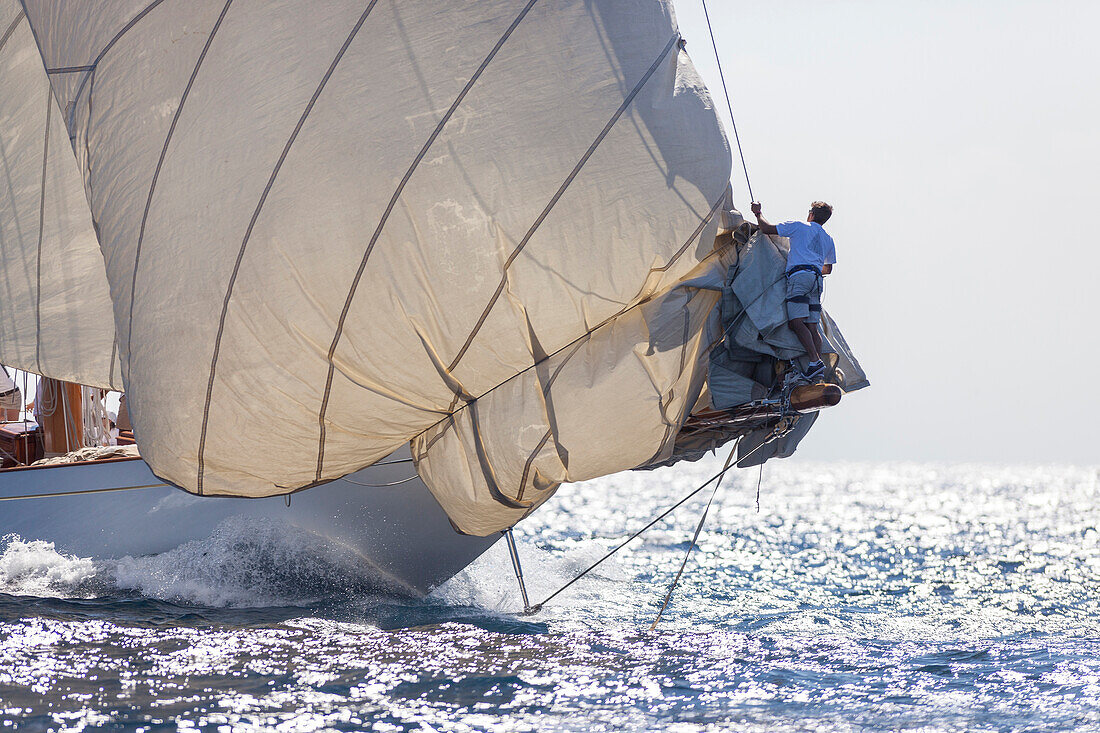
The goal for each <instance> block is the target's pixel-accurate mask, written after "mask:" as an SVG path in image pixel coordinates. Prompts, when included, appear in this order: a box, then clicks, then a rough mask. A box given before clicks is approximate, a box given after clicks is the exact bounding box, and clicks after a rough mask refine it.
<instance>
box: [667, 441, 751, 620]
mask: <svg viewBox="0 0 1100 733" xmlns="http://www.w3.org/2000/svg"><path fill="white" fill-rule="evenodd" d="M736 451H737V446H736V445H734V446H733V448H732V449H730V454H729V457H728V458H726V465H725V466H724V467H723V468H722V473H723V474H724V473H725V472H726V471H728V470H729V467H730V464H731V463H733V455H734V453H735V452H736ZM761 465H763V464H761ZM721 485H722V479H721V478H719V479H718V482H717V483H715V484H714V491H712V492H710V500H709V501H708V502H707V506H706V508H704V509H703V516H701V517H699V524H698V525H696V527H695V536H693V537H692V538H691V544H690V545H688V549H687V552H686V553H685V554H684V561H683V562H682V563H680V569H679V570H678V571H677V572H676V577H675V578H673V579H672V585H670V586H669V587H668V593H666V594H665V600H664V602H663V603H662V604H661V608H660V610H659V611H657V618H655V619H653V625H652V626H650V627H649V630H650V631H653V630H654V629H655V628H657V622H658V621H660V620H661V616H662V615H663V614H664V612H665V609H666V608H668V602H669V601H671V600H672V591H674V590H676V586H677V584H678V583H679V582H680V576H681V575H683V574H684V568H686V567H687V564H688V559H689V558H690V557H691V551H692V550H694V549H695V545H696V543H698V542H699V533H700V532H702V531H703V524H704V523H705V522H706V521H707V514H708V513H709V512H710V505H711V504H713V503H714V497H715V496H716V495H717V494H718V488H719V487H720V486H721Z"/></svg>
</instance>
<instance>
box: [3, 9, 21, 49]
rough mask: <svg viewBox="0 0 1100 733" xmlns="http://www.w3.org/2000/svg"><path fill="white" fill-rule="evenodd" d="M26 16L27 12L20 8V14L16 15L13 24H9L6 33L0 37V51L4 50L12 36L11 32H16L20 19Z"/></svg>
mask: <svg viewBox="0 0 1100 733" xmlns="http://www.w3.org/2000/svg"><path fill="white" fill-rule="evenodd" d="M26 17H27V14H26V13H24V12H23V11H22V10H20V11H19V14H18V15H16V16H15V20H13V21H12V22H11V25H9V26H8V29H7V30H6V31H4V35H3V36H2V37H0V51H2V50H3V49H4V46H6V45H7V43H8V39H9V38H11V34H12V33H15V29H16V28H18V27H19V21H21V20H23V18H26Z"/></svg>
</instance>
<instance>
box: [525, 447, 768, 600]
mask: <svg viewBox="0 0 1100 733" xmlns="http://www.w3.org/2000/svg"><path fill="white" fill-rule="evenodd" d="M776 437H779V436H778V434H776V433H773V434H772V435H771V436H769V437H768V438H766V439H765V440H764V441H762V442H761V443H760V445H758V446H756V447H755V448H753V449H752V450H750V451H749V452H748V453H746V454H745V455H743V456H741V457H740V458H739V459H738V462H740V461H744V460H746V459H747V458H749V456H751V455H752V454H753V453H755V452H756V451H758V450H760V449H761V448H763V447H764V446H765V445H768V444H769V443H771V442H772V440H773V439H774V438H776ZM740 444H741V438H738V439H737V442H736V443H734V446H733V449H732V450H731V451H730V456H731V457H732V456H733V454H734V453H735V452H736V451H737V448H738V446H739V445H740ZM736 465H737V463H731V462H727V463H726V465H725V466H724V467H723V468H722V470H721V471H719V472H718V473H716V474H714V475H713V476H711V477H710V478H709V479H707V480H706V481H704V482H703V483H701V484H699V485H698V486H697V487H695V488H694V489H692V490H691V491H690V492H689V493H688V494H687V495H686V496H685V497H684V498H683V499H680V501H678V502H676V503H675V504H673V505H672V506H670V507H669V508H668V509H666V510H664V511H663V512H661V513H660V514H659V515H658V516H656V517H654V518H653V519H652V520H651V521H650V522H649V524H647V525H646V526H644V527H642V528H641V529H639V530H638V531H637V532H635V533H634V534H632V535H630V537H628V538H627V539H626V540H625V541H624V542H622V543H621V544H620V545H618V546H617V547H615V548H614V549H612V550H611V551H609V552H608V553H607V554H606V555H604V556H603V557H601V558H600V559H599V560H597V561H596V562H594V563H592V564H591V565H589V566H588V567H587V568H585V569H584V570H583V571H581V573H580V575H577V576H576V577H574V578H573V579H572V580H570V581H569V582H568V583H566V584H565V585H563V586H562V587H561V588H558V589H557V590H556V591H554V592H553V593H551V594H550V595H548V596H547V597H546V598H544V599H543V600H542V602H541V603H536V604H535V605H533V606H531V607H530V608H527V609H524V612H523V613H524V615H525V616H530V615H531V614H534V613H538V612H539V611H540V610H542V607H543V606H545V605H546V604H547V603H549V602H550V601H552V600H553V599H554V598H555V597H557V596H558V594H560V593H561V592H562V591H564V590H565V589H566V588H568V587H569V586H571V585H573V584H574V583H576V582H577V581H578V580H580V579H581V578H583V577H584V576H586V575H588V574H589V573H590V572H592V571H593V570H595V569H596V568H597V567H598V566H599V565H600V564H601V563H603V561H604V560H607V559H608V558H609V557H611V556H612V555H614V554H615V553H616V552H618V551H619V550H621V549H623V548H624V547H626V546H627V545H629V544H630V543H631V542H633V541H634V540H635V539H637V538H638V537H639V536H640V535H641V534H642V533H643V532H645V531H646V530H648V529H649V528H651V527H652V526H653V525H655V524H657V522H660V521H661V520H662V519H664V518H665V517H667V516H668V515H669V514H672V512H674V511H676V510H677V509H679V508H680V507H681V506H683V505H684V503H686V502H687V501H688V500H689V499H691V498H692V497H693V496H695V495H696V494H698V493H699V492H700V491H702V490H703V489H705V488H707V487H708V486H710V485H711V484H712V483H714V482H715V481H719V482H720V481H721V480H722V477H723V476H725V475H726V473H727V472H728V471H729V470H730V469H731V468H734V467H735V466H736ZM712 498H713V497H712Z"/></svg>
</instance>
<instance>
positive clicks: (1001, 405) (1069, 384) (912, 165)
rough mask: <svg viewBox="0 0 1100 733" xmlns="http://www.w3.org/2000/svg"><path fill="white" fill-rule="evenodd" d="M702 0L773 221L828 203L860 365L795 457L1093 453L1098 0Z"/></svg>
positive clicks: (1098, 436) (833, 292)
mask: <svg viewBox="0 0 1100 733" xmlns="http://www.w3.org/2000/svg"><path fill="white" fill-rule="evenodd" d="M673 4H674V7H675V10H676V14H677V20H678V22H679V25H680V29H681V32H682V34H683V36H684V37H685V38H686V39H687V41H688V45H687V51H688V53H689V54H690V55H691V58H692V60H693V62H694V63H695V65H696V66H697V68H698V69H699V71H700V73H701V74H702V75H703V78H704V79H705V80H706V82H707V85H708V87H709V88H710V90H711V93H712V95H713V96H714V101H715V106H716V108H717V109H719V110H720V115H721V117H722V118H723V120H724V121H725V123H726V129H727V131H729V130H730V127H729V120H728V117H729V115H728V113H727V112H726V109H725V102H724V99H723V98H722V96H721V94H722V91H721V84H720V81H719V77H718V72H717V68H716V65H715V62H714V54H713V51H712V49H711V45H710V39H709V36H708V34H707V27H706V23H705V21H704V18H703V11H702V5H701V2H700V0H674V3H673ZM707 8H708V10H709V12H710V17H711V22H712V23H713V25H714V32H715V36H716V38H717V42H718V50H719V54H720V55H721V60H722V68H723V71H724V72H725V75H726V82H727V84H728V87H729V92H730V97H731V100H732V105H733V111H734V114H735V115H736V117H737V128H738V132H739V133H740V137H741V143H742V146H743V150H744V154H745V159H746V162H747V164H748V170H749V176H750V180H751V182H752V189H753V193H754V194H755V195H756V198H757V199H758V200H759V201H760V202H761V203H762V204H763V206H764V215H765V217H766V218H768V219H769V220H770V221H772V222H778V221H783V220H788V219H804V218H805V216H806V210H807V208H808V204H809V203H810V202H811V201H812V200H814V199H824V200H826V201H828V202H830V203H831V204H833V206H834V208H835V211H834V214H833V218H832V219H831V220H830V222H829V223H828V225H827V226H826V229H827V230H828V231H829V232H830V233H831V234H832V236H833V238H834V239H835V240H836V244H837V259H838V263H837V266H836V270H835V273H834V274H833V275H831V276H830V277H829V279H828V284H827V286H826V293H825V301H824V304H825V308H826V310H828V311H829V312H830V314H831V315H832V316H833V317H834V318H835V319H836V321H837V323H838V325H839V326H840V328H841V330H842V331H843V333H844V335H845V337H846V338H847V340H848V343H849V345H850V346H851V347H852V348H853V350H854V351H855V353H856V355H857V357H858V358H859V359H860V362H861V364H862V365H863V367H864V368H865V369H866V371H867V372H868V375H869V377H870V379H871V387H870V388H869V389H866V390H863V391H862V392H857V393H854V394H852V395H850V396H848V397H846V398H845V400H844V401H843V402H842V403H841V404H840V405H839V406H838V407H836V408H833V409H831V410H828V411H826V412H825V413H823V414H822V416H821V418H820V419H819V421H818V423H817V425H816V426H815V427H814V430H813V431H811V433H810V435H809V436H808V437H807V438H806V440H805V441H804V442H803V444H802V447H801V448H800V451H799V456H800V457H801V458H802V459H813V460H827V459H836V460H846V459H851V460H897V459H901V460H921V461H936V460H943V461H983V462H1010V463H1047V462H1050V463H1076V464H1086V465H1098V464H1100V446H1098V443H1100V428H1098V427H1097V425H1096V418H1095V415H1096V413H1097V411H1098V408H1100V385H1097V384H1095V383H1092V381H1091V378H1093V377H1095V376H1096V375H1097V373H1098V372H1100V335H1098V333H1097V330H1098V326H1097V320H1098V317H1097V309H1098V305H1100V296H1098V290H1100V289H1098V287H1097V284H1096V283H1097V280H1098V279H1100V254H1098V245H1100V236H1098V235H1097V234H1096V233H1093V232H1092V231H1090V230H1091V229H1094V228H1097V225H1096V222H1095V220H1094V217H1095V211H1096V207H1097V203H1098V200H1100V182H1098V181H1100V178H1098V175H1100V59H1098V57H1097V51H1096V47H1095V37H1096V33H1097V29H1100V3H1097V2H1073V1H1069V0H1064V1H1058V2H1012V1H1011V0H999V1H997V2H992V1H989V2H963V1H959V0H956V1H954V2H946V1H936V0H932V1H927V0H926V1H924V2H920V3H903V2H877V1H872V0H866V1H864V2H856V1H854V0H851V1H845V0H831V1H830V2H820V1H817V2H808V1H802V0H782V2H747V1H742V0H709V1H708V4H707ZM730 138H731V144H734V143H733V140H732V134H730ZM733 155H734V171H733V174H732V179H733V185H734V194H735V200H736V202H737V204H738V208H740V209H741V210H742V211H743V212H744V213H746V214H747V215H748V208H749V207H748V194H747V191H746V186H745V179H744V175H743V173H742V172H741V168H740V161H739V159H738V157H737V152H736V146H735V144H734V153H733ZM750 216H751V215H750Z"/></svg>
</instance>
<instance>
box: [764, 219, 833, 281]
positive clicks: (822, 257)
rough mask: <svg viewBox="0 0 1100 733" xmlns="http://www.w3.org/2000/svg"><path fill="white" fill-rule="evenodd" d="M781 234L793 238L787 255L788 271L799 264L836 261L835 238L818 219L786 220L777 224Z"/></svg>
mask: <svg viewBox="0 0 1100 733" xmlns="http://www.w3.org/2000/svg"><path fill="white" fill-rule="evenodd" d="M775 228H776V230H778V232H779V236H781V237H786V238H787V239H789V240H791V253H790V254H789V255H787V272H790V271H791V269H793V268H795V267H798V266H799V265H813V266H814V267H816V268H817V269H818V270H820V269H821V267H822V265H832V264H835V263H836V245H834V244H833V238H832V237H830V236H829V235H828V234H827V233H826V232H825V230H824V229H823V228H822V227H821V225H820V224H818V223H817V222H816V221H785V222H783V223H782V224H776V225H775Z"/></svg>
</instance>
